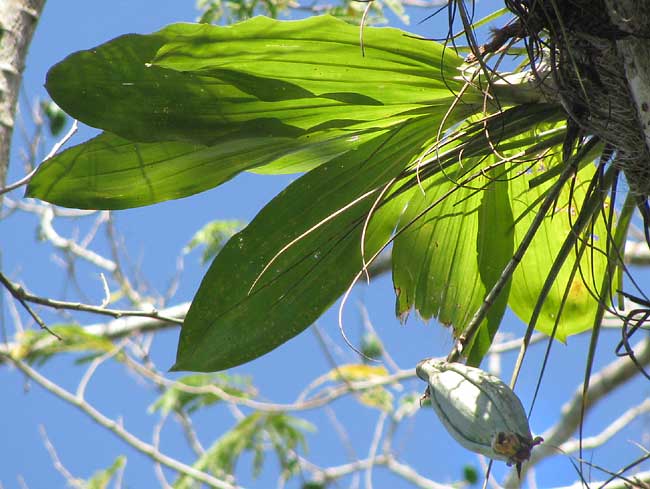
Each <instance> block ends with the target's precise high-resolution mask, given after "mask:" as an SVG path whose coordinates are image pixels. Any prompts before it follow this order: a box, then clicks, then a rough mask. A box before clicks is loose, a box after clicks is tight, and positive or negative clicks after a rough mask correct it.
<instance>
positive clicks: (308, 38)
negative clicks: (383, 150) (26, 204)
mask: <svg viewBox="0 0 650 489" xmlns="http://www.w3.org/2000/svg"><path fill="white" fill-rule="evenodd" d="M358 34H359V31H358V27H355V26H350V25H348V24H345V23H344V22H342V21H340V20H337V19H334V18H332V17H327V16H324V17H316V18H311V19H307V20H303V21H292V22H280V21H276V20H271V19H267V18H256V19H252V20H250V21H247V22H243V23H240V24H237V25H234V26H230V27H218V26H210V25H194V24H175V25H171V26H169V27H167V28H165V29H162V30H161V31H159V32H157V33H155V34H151V35H136V34H132V35H126V36H122V37H119V38H117V39H114V40H113V41H110V42H108V43H106V44H103V45H101V46H98V47H97V48H94V49H91V50H87V51H80V52H78V53H75V54H72V55H71V56H69V57H68V58H66V59H65V60H64V61H62V62H61V63H59V64H57V65H56V66H54V67H53V68H52V69H51V70H50V72H49V73H48V78H47V88H48V90H49V92H50V94H51V95H52V97H53V99H54V100H55V101H56V102H57V103H58V104H59V105H60V106H61V107H63V108H64V110H66V111H67V112H68V113H70V114H71V115H73V116H74V117H76V118H78V119H79V120H81V121H83V122H85V123H87V124H89V125H92V126H95V127H99V128H102V129H104V130H106V131H107V132H108V133H111V134H105V135H102V136H100V137H99V138H97V139H94V140H91V141H89V142H87V143H84V144H81V145H79V146H76V147H74V148H72V149H70V150H68V151H66V152H63V153H61V154H60V155H58V156H55V157H54V158H52V159H51V160H49V161H47V162H45V163H44V165H43V166H42V167H41V169H39V171H38V172H37V174H36V175H35V176H34V178H33V180H32V182H31V183H30V185H29V187H28V195H29V196H32V197H38V198H41V199H44V200H48V201H51V202H54V203H57V204H60V205H66V206H72V207H82V208H111V209H119V208H126V207H133V206H137V205H147V204H151V203H155V202H159V201H162V200H167V199H172V198H178V197H183V196H187V195H191V194H193V193H196V192H200V191H203V190H205V189H207V188H211V187H214V186H216V185H219V184H221V183H222V182H224V181H225V180H227V179H228V178H231V177H232V176H234V175H236V174H237V173H239V172H241V171H243V170H250V169H254V170H256V171H259V172H266V173H280V172H293V171H306V170H309V169H311V168H314V167H316V166H318V165H319V164H322V163H323V162H325V161H328V160H330V159H331V158H333V157H335V156H337V155H340V154H343V153H345V152H346V151H350V150H353V149H355V148H356V147H357V146H358V144H360V143H361V142H363V141H367V140H369V139H371V138H372V137H375V136H377V135H378V134H379V132H377V131H378V130H381V129H385V128H389V127H394V126H396V125H397V124H401V123H402V122H404V121H405V120H408V119H410V118H414V117H418V116H421V115H422V114H427V113H428V114H437V116H436V117H437V120H440V118H441V114H444V113H445V112H446V111H447V108H448V106H449V105H450V104H451V102H452V101H453V99H454V97H455V93H457V92H458V90H459V89H460V87H461V86H462V82H461V81H459V80H458V79H456V78H457V69H458V67H459V65H460V63H461V59H460V58H459V57H458V56H456V55H455V54H454V53H453V52H451V51H450V50H443V48H442V47H441V46H440V45H438V44H436V43H432V42H428V41H425V40H420V39H414V38H412V37H408V36H406V35H404V33H402V32H401V31H398V30H396V29H377V28H369V29H367V30H366V31H365V34H364V42H365V46H366V52H365V56H362V53H361V50H360V47H359V40H358V39H359V38H358ZM480 98H481V95H480V93H479V92H478V91H476V92H473V91H472V89H470V90H469V91H467V92H466V96H465V104H463V105H462V106H461V108H460V109H459V110H458V111H457V112H459V113H461V112H465V113H467V114H469V113H471V112H472V111H473V110H475V108H476V107H477V106H478V105H473V103H476V104H478V103H480ZM437 129H438V128H437V127H432V131H436V130H437ZM157 144H160V145H161V146H160V147H158V146H157Z"/></svg>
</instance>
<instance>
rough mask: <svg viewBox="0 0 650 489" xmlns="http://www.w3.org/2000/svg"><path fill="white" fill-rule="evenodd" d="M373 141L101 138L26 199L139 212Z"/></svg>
mask: <svg viewBox="0 0 650 489" xmlns="http://www.w3.org/2000/svg"><path fill="white" fill-rule="evenodd" d="M335 132H338V135H336V134H332V133H335ZM376 134H377V131H372V130H371V131H365V132H361V133H360V134H358V135H356V136H354V137H350V136H347V135H346V134H343V133H341V131H337V130H331V131H324V132H322V133H320V134H319V135H317V136H315V137H309V138H295V139H294V138H286V137H284V138H282V137H266V138H254V137H252V138H238V139H232V140H228V141H224V142H223V143H222V144H215V145H212V146H206V145H201V144H196V143H187V142H182V141H161V142H153V143H146V142H133V141H129V140H127V139H124V138H122V137H120V136H116V135H115V134H111V133H107V132H105V133H103V134H101V135H100V136H97V137H96V138H93V139H91V140H90V141H87V142H86V143H84V144H81V145H78V146H74V147H72V148H70V149H68V150H66V151H64V152H62V153H61V154H59V155H57V156H56V157H54V158H52V159H51V160H49V161H48V162H46V163H45V164H44V165H43V166H42V167H41V168H40V169H39V171H38V173H37V174H36V175H35V176H34V178H33V179H32V181H31V182H30V186H29V189H28V193H27V195H28V196H30V197H39V198H41V199H43V200H47V201H49V202H53V203H56V204H58V205H62V206H67V207H77V208H85V209H124V208H131V207H139V206H143V205H149V204H154V203H156V202H161V201H164V200H169V199H177V198H181V197H186V196H188V195H192V194H195V193H198V192H202V191H204V190H207V189H210V188H212V187H214V186H216V185H219V184H221V183H223V182H225V181H227V180H229V179H230V178H232V177H233V176H235V175H237V174H238V173H239V172H241V171H243V170H249V169H251V168H254V167H256V166H258V165H264V164H266V163H269V162H274V161H275V163H274V166H273V168H271V169H270V170H273V169H276V171H275V172H276V173H278V172H282V171H287V170H292V171H304V170H306V169H310V168H313V167H315V166H318V165H320V164H321V163H324V162H325V161H328V160H330V159H331V158H333V157H334V156H337V155H338V154H342V153H345V152H347V151H350V150H352V149H355V148H356V147H357V146H358V145H359V144H360V143H361V142H363V141H366V140H369V139H372V138H373V137H374V136H375V135H376ZM318 139H321V142H319V141H318Z"/></svg>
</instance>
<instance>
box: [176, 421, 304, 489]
mask: <svg viewBox="0 0 650 489" xmlns="http://www.w3.org/2000/svg"><path fill="white" fill-rule="evenodd" d="M313 429H314V428H313V427H312V425H311V424H310V423H308V422H307V421H304V420H302V419H299V418H294V417H292V416H288V415H286V414H283V413H262V412H256V413H253V414H251V415H250V416H248V417H246V418H245V419H243V420H242V421H240V422H239V423H238V424H237V425H236V426H235V427H234V428H233V429H232V430H230V431H229V432H227V433H226V434H225V435H223V436H222V437H221V438H219V439H218V440H217V441H216V442H215V443H214V444H213V445H212V446H211V447H210V448H209V449H208V450H207V451H206V452H205V453H204V454H203V455H202V456H201V457H200V458H199V459H198V460H197V462H196V463H195V464H194V468H196V469H198V470H204V471H209V472H211V473H213V474H215V475H216V476H219V477H223V476H224V475H225V474H232V473H233V471H234V468H235V465H236V463H237V460H238V459H239V457H240V456H241V455H242V454H243V453H244V452H245V451H250V452H252V453H253V475H254V476H257V475H258V474H259V472H260V471H261V469H262V466H263V463H264V454H265V452H266V451H267V450H268V449H269V447H271V448H272V449H273V451H274V452H275V453H276V455H277V456H278V459H279V461H280V465H281V466H282V468H283V469H284V470H291V469H292V468H295V463H293V460H294V456H293V455H292V454H293V452H294V451H296V450H298V449H301V450H305V448H306V444H305V438H304V434H303V432H304V431H313ZM269 442H270V444H269ZM291 473H293V471H291ZM173 487H174V489H190V488H192V487H194V485H193V481H192V479H191V478H189V477H186V476H181V477H179V478H178V479H177V481H176V482H175V484H174V486H173Z"/></svg>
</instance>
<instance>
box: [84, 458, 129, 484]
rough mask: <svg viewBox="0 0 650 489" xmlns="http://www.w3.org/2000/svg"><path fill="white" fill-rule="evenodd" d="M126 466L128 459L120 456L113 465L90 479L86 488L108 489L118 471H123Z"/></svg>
mask: <svg viewBox="0 0 650 489" xmlns="http://www.w3.org/2000/svg"><path fill="white" fill-rule="evenodd" d="M125 465H126V457H125V456H124V455H120V456H119V457H117V458H116V459H115V462H113V465H111V466H110V467H109V468H107V469H105V470H100V471H98V472H96V473H95V474H94V475H93V476H92V477H91V478H90V479H88V480H87V481H86V483H85V484H84V487H85V488H86V489H106V488H107V487H108V484H109V483H110V482H111V480H112V479H113V477H114V476H115V474H116V473H117V471H118V470H121V469H122V468H123V467H124V466H125Z"/></svg>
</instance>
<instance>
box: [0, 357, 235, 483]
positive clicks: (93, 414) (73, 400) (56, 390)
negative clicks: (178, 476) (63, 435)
mask: <svg viewBox="0 0 650 489" xmlns="http://www.w3.org/2000/svg"><path fill="white" fill-rule="evenodd" d="M0 355H2V356H5V358H6V359H7V360H8V361H10V362H11V363H12V364H13V365H15V366H16V367H17V368H18V370H20V371H21V372H23V373H24V374H25V375H26V376H27V377H29V378H30V379H32V380H33V381H34V382H36V383H37V384H39V385H40V386H41V387H43V388H44V389H46V390H47V391H49V392H51V393H52V394H54V395H55V396H57V397H58V398H60V399H62V400H64V401H66V402H67V403H69V404H71V405H73V406H75V407H77V408H78V409H79V410H80V411H82V412H83V413H85V414H86V415H87V416H89V417H90V418H91V419H92V420H93V421H95V422H96V423H97V424H99V425H100V426H103V427H104V428H106V429H108V430H109V431H111V432H113V433H114V434H115V435H116V436H117V437H119V438H121V439H122V440H123V441H124V442H126V443H127V444H128V445H130V446H132V447H133V448H135V449H136V450H137V451H139V452H141V453H143V454H144V455H147V456H148V457H150V458H151V459H152V460H154V461H155V462H158V463H160V464H162V465H165V466H167V467H169V468H170V469H173V470H175V471H177V472H179V473H182V474H184V475H186V476H188V477H191V478H193V479H196V480H197V481H200V482H203V483H205V484H207V485H209V486H210V487H216V488H218V489H234V488H235V486H233V485H232V484H229V483H227V482H224V481H222V480H219V479H217V478H216V477H213V476H212V475H210V474H207V473H205V472H203V471H200V470H197V469H195V468H194V467H191V466H189V465H187V464H184V463H183V462H181V461H179V460H176V459H175V458H172V457H169V456H168V455H165V454H163V453H161V452H160V451H159V450H158V449H156V447H154V446H153V445H151V444H149V443H146V442H144V441H142V440H141V439H140V438H138V437H136V436H135V435H134V434H133V433H131V432H130V431H127V430H126V429H125V428H124V427H123V426H122V424H121V423H119V422H117V421H115V420H113V419H110V418H108V417H106V416H104V415H103V414H102V413H101V412H99V411H98V410H97V409H95V408H94V407H93V406H91V405H90V404H88V403H87V402H86V401H84V400H82V399H79V398H78V397H77V396H75V395H74V394H72V393H70V392H68V391H67V390H65V389H63V388H62V387H60V386H59V385H58V384H55V383H54V382H52V381H51V380H49V379H48V378H46V377H44V376H43V375H41V374H40V373H39V372H37V371H36V370H34V369H33V368H31V367H30V366H29V365H27V364H26V363H24V362H22V361H20V360H16V359H14V358H12V357H11V356H8V355H5V354H0Z"/></svg>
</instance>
